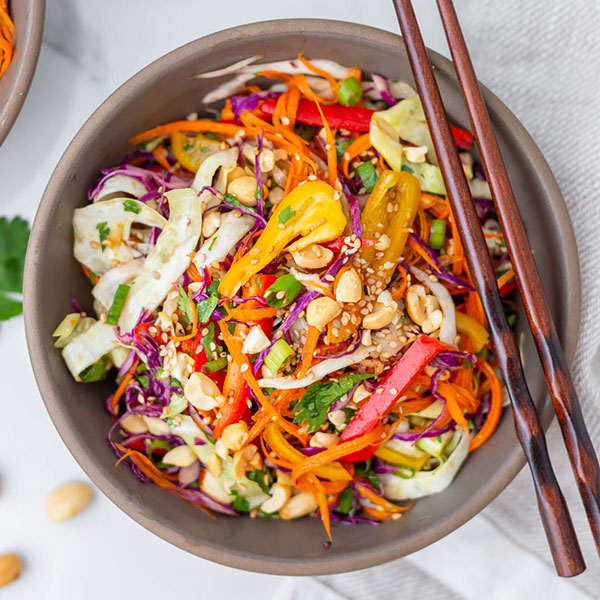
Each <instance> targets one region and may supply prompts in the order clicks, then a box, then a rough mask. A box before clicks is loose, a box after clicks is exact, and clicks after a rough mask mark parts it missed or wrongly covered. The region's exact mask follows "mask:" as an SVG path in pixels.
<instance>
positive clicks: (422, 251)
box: [407, 237, 440, 273]
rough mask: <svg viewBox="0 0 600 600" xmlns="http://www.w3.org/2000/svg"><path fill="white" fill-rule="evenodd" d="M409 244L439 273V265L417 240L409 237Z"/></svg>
mask: <svg viewBox="0 0 600 600" xmlns="http://www.w3.org/2000/svg"><path fill="white" fill-rule="evenodd" d="M407 246H408V247H409V248H410V249H411V250H412V251H413V252H415V253H416V254H418V255H419V256H420V257H421V258H422V259H423V260H424V261H425V262H426V263H427V264H428V265H429V266H430V267H431V268H432V269H433V271H434V272H435V273H439V271H440V270H439V268H438V266H437V265H436V264H435V263H434V262H433V260H432V259H431V258H430V257H429V255H428V254H427V252H425V250H423V248H421V246H420V245H419V244H418V243H417V242H415V241H414V240H413V239H412V238H410V237H409V238H408V242H407Z"/></svg>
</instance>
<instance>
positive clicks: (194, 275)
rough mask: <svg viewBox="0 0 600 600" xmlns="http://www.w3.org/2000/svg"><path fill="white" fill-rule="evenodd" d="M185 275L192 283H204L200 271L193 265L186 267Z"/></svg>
mask: <svg viewBox="0 0 600 600" xmlns="http://www.w3.org/2000/svg"><path fill="white" fill-rule="evenodd" d="M186 273H187V275H188V277H189V278H190V279H191V280H192V281H204V278H203V277H202V275H201V274H200V271H198V268H197V267H196V265H195V264H194V263H190V266H189V267H188V270H187V271H186Z"/></svg>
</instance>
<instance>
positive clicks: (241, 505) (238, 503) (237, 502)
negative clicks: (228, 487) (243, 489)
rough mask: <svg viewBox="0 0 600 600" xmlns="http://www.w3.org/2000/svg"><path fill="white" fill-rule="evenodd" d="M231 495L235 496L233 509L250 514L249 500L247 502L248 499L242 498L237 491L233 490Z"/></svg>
mask: <svg viewBox="0 0 600 600" xmlns="http://www.w3.org/2000/svg"><path fill="white" fill-rule="evenodd" d="M231 493H232V495H233V503H232V506H233V508H235V510H238V511H239V512H250V503H249V502H248V500H246V498H244V497H243V496H240V494H239V492H237V491H236V490H232V492H231Z"/></svg>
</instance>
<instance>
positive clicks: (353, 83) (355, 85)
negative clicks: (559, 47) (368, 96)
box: [337, 77, 363, 106]
mask: <svg viewBox="0 0 600 600" xmlns="http://www.w3.org/2000/svg"><path fill="white" fill-rule="evenodd" d="M362 95H363V91H362V87H361V85H360V83H359V82H358V80H357V79H356V77H348V79H344V81H342V83H340V86H339V87H338V89H337V96H338V100H339V101H340V104H341V105H342V106H356V105H357V104H358V103H359V102H360V99H361V98H362Z"/></svg>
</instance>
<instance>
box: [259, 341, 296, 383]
mask: <svg viewBox="0 0 600 600" xmlns="http://www.w3.org/2000/svg"><path fill="white" fill-rule="evenodd" d="M294 356H295V352H294V351H293V350H292V347H291V346H290V345H289V344H288V343H287V342H286V341H285V340H277V341H276V342H275V344H274V345H273V347H272V348H271V350H270V352H269V354H267V357H266V358H265V365H266V366H267V368H268V369H269V371H271V373H273V374H274V375H277V373H278V372H279V371H280V370H281V369H283V367H284V366H285V365H286V363H288V362H289V361H290V360H291V359H292V358H294Z"/></svg>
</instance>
